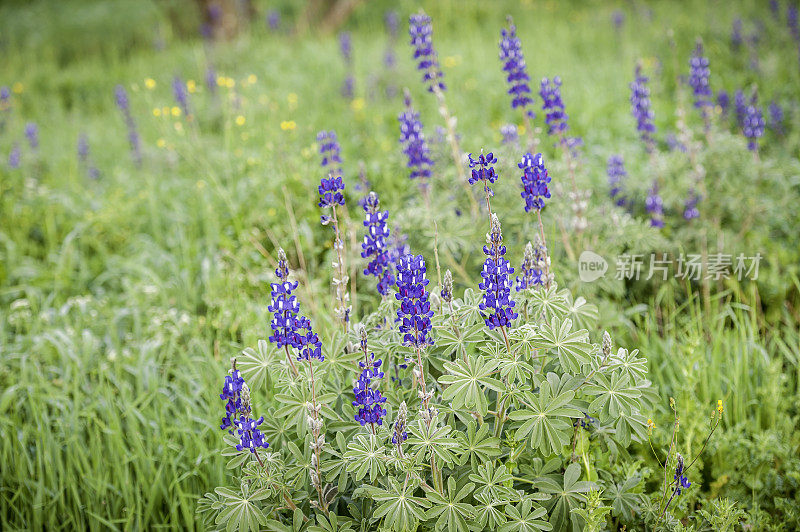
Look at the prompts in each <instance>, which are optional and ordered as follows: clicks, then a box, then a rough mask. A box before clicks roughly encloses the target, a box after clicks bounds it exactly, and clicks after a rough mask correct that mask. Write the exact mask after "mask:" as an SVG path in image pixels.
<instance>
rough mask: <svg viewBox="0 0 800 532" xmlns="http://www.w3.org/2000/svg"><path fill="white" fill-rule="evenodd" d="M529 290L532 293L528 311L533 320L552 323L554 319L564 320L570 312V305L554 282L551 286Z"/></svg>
mask: <svg viewBox="0 0 800 532" xmlns="http://www.w3.org/2000/svg"><path fill="white" fill-rule="evenodd" d="M528 292H529V294H530V295H529V302H530V303H529V307H528V312H529V313H530V314H529V315H530V317H531V319H532V320H535V321H539V320H541V321H543V322H544V323H550V322H551V321H552V320H553V319H558V320H563V319H564V318H565V317H566V315H567V312H569V305H568V304H567V301H566V300H565V299H564V296H563V294H561V293H559V292H558V287H557V286H556V284H555V283H552V284H551V285H550V288H543V289H540V290H529V291H528Z"/></svg>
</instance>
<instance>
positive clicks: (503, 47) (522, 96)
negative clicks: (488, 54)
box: [500, 16, 533, 118]
mask: <svg viewBox="0 0 800 532" xmlns="http://www.w3.org/2000/svg"><path fill="white" fill-rule="evenodd" d="M506 20H507V21H508V28H503V29H502V30H501V31H500V60H501V61H503V71H504V72H505V73H506V81H507V82H508V85H509V89H508V94H510V95H511V108H512V109H516V108H517V107H521V108H522V111H523V112H524V111H526V109H527V107H528V105H530V104H531V103H533V99H532V98H531V97H530V94H531V88H530V86H529V85H528V82H529V81H530V79H531V78H530V76H528V71H527V65H526V64H525V57H524V55H523V54H522V44H521V43H520V40H519V38H518V37H517V27H516V26H515V25H514V21H513V20H512V19H511V17H510V16H509V17H508V18H507V19H506ZM531 118H533V117H532V116H531Z"/></svg>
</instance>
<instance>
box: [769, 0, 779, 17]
mask: <svg viewBox="0 0 800 532" xmlns="http://www.w3.org/2000/svg"><path fill="white" fill-rule="evenodd" d="M769 10H770V12H771V13H772V18H774V19H775V20H780V18H781V4H780V2H779V1H778V0H769Z"/></svg>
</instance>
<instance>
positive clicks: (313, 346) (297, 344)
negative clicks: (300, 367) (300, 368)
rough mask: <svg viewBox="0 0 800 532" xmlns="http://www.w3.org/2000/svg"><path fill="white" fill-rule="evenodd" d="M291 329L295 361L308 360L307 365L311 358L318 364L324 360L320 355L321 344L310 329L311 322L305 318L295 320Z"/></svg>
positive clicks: (323, 356)
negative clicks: (317, 361) (295, 354)
mask: <svg viewBox="0 0 800 532" xmlns="http://www.w3.org/2000/svg"><path fill="white" fill-rule="evenodd" d="M293 328H294V330H293V332H292V346H293V347H294V348H295V349H297V360H308V362H309V363H310V362H311V359H312V358H316V359H317V360H319V361H320V362H322V361H323V360H325V355H323V354H322V342H321V341H320V339H319V336H317V333H315V332H314V330H313V329H312V328H311V320H310V319H308V318H306V317H305V316H300V317H299V318H295V320H294V326H293Z"/></svg>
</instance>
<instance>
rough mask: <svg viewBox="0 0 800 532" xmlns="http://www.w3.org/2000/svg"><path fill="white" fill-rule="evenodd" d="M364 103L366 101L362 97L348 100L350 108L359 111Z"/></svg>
mask: <svg viewBox="0 0 800 532" xmlns="http://www.w3.org/2000/svg"><path fill="white" fill-rule="evenodd" d="M365 105H366V102H365V101H364V98H356V99H354V100H353V101H352V102H350V108H351V109H353V111H360V110H362V109H363V108H364V106H365Z"/></svg>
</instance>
